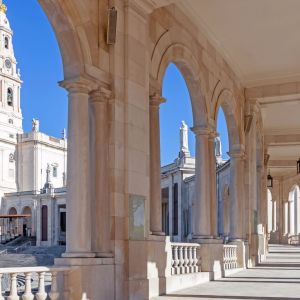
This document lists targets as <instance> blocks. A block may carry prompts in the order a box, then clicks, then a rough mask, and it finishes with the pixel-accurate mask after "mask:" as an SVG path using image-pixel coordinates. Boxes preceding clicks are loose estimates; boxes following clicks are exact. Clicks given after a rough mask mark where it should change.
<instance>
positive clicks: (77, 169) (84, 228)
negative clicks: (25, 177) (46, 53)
mask: <svg viewBox="0 0 300 300" xmlns="http://www.w3.org/2000/svg"><path fill="white" fill-rule="evenodd" d="M61 86H62V87H65V88H66V89H67V90H68V92H69V103H68V104H69V105H68V164H67V170H68V178H67V187H68V193H67V203H66V206H67V247H66V253H65V254H64V257H93V256H94V254H93V253H92V252H91V238H92V237H91V194H90V187H91V185H90V163H89V161H90V147H89V145H90V141H89V136H90V127H89V93H90V92H91V90H92V89H93V88H92V87H91V83H90V82H89V81H87V80H85V79H80V80H77V81H63V82H61Z"/></svg>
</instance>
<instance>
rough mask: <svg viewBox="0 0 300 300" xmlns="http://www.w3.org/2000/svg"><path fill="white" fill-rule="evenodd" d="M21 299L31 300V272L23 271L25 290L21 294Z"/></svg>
mask: <svg viewBox="0 0 300 300" xmlns="http://www.w3.org/2000/svg"><path fill="white" fill-rule="evenodd" d="M22 300H33V294H32V292H31V273H25V292H24V294H23V296H22Z"/></svg>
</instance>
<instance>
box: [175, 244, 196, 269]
mask: <svg viewBox="0 0 300 300" xmlns="http://www.w3.org/2000/svg"><path fill="white" fill-rule="evenodd" d="M171 247H172V269H171V274H172V275H179V274H189V273H197V272H199V271H200V270H199V269H200V268H199V265H200V262H201V261H200V259H199V256H198V253H199V251H198V250H199V249H200V245H199V244H194V243H171Z"/></svg>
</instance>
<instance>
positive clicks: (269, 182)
mask: <svg viewBox="0 0 300 300" xmlns="http://www.w3.org/2000/svg"><path fill="white" fill-rule="evenodd" d="M267 187H268V188H272V187H273V177H272V176H271V174H270V170H269V174H268V177H267Z"/></svg>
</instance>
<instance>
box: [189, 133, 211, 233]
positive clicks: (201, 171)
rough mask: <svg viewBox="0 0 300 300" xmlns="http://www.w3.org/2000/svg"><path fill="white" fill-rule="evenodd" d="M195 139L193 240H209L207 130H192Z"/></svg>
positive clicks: (209, 182) (209, 204)
mask: <svg viewBox="0 0 300 300" xmlns="http://www.w3.org/2000/svg"><path fill="white" fill-rule="evenodd" d="M193 131H194V133H195V137H196V166H195V198H194V208H193V238H194V239H199V238H211V237H212V236H211V212H210V209H211V203H210V190H211V186H210V184H211V181H210V175H211V174H210V171H209V168H210V163H209V145H208V137H209V130H203V129H200V128H193Z"/></svg>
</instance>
